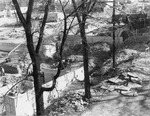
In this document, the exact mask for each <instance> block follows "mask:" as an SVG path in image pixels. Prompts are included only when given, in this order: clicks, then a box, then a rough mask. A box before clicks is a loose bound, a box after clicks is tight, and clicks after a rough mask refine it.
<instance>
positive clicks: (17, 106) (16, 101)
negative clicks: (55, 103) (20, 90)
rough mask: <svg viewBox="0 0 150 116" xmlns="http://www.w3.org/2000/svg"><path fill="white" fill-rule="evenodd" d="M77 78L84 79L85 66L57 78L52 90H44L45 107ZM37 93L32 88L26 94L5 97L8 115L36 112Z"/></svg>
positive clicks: (47, 84) (26, 115)
mask: <svg viewBox="0 0 150 116" xmlns="http://www.w3.org/2000/svg"><path fill="white" fill-rule="evenodd" d="M75 79H78V80H83V79H84V70H83V67H80V68H78V69H75V70H73V71H71V72H69V73H67V74H64V75H63V76H60V77H59V78H58V79H57V83H56V88H55V89H54V90H53V91H51V92H44V93H43V97H44V107H45V108H46V107H48V106H49V105H50V103H51V101H52V100H54V99H56V98H58V97H59V96H61V93H62V91H63V90H64V89H65V88H66V87H67V86H69V85H70V84H71V83H72V82H73V81H74V80H75ZM51 85H52V81H50V82H48V83H46V84H44V85H43V86H44V87H50V86H51ZM34 95H35V93H34V90H33V89H32V90H30V91H28V92H26V93H24V94H18V95H17V96H9V95H7V96H6V98H5V109H6V115H14V116H20V115H22V116H32V115H33V114H34V113H35V111H36V110H35V96H34Z"/></svg>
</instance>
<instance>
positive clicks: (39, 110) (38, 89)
mask: <svg viewBox="0 0 150 116" xmlns="http://www.w3.org/2000/svg"><path fill="white" fill-rule="evenodd" d="M12 2H13V4H14V6H15V9H16V12H17V15H18V17H19V19H20V21H21V23H22V25H23V27H24V31H25V34H26V42H27V49H28V52H29V55H30V57H31V61H32V65H33V74H32V75H33V78H34V90H35V100H36V115H37V116H40V115H43V114H44V104H43V92H44V91H52V90H53V89H54V88H55V86H56V79H57V78H58V77H59V75H60V72H61V66H62V65H61V64H62V53H63V46H64V44H65V40H66V38H67V35H68V33H69V30H70V28H71V25H72V22H73V20H74V18H73V19H72V21H71V23H70V24H69V26H68V25H67V19H68V18H69V17H70V16H71V15H72V14H73V13H74V12H75V11H76V10H75V11H73V12H72V13H71V14H69V15H66V13H65V10H64V7H65V6H66V5H67V4H66V5H65V6H64V5H63V4H62V2H61V0H59V2H60V4H61V7H62V11H63V14H64V20H63V21H64V31H63V36H62V42H61V45H60V50H59V58H60V59H59V65H58V70H57V73H56V75H55V76H54V77H53V84H52V86H51V87H49V88H45V87H42V84H43V82H42V80H43V79H42V76H41V73H40V54H39V52H40V47H41V45H42V40H43V34H44V28H45V24H46V20H47V16H48V11H49V5H50V4H51V3H52V0H47V1H45V2H46V5H45V11H44V17H43V20H42V24H41V26H40V30H39V36H38V42H37V44H36V45H35V44H34V42H33V35H34V33H35V32H32V22H31V15H32V11H33V5H34V3H35V1H34V0H29V2H28V10H27V15H26V17H24V16H23V14H22V12H21V10H20V6H19V4H18V1H17V0H12ZM77 9H78V8H77Z"/></svg>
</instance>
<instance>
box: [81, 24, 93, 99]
mask: <svg viewBox="0 0 150 116" xmlns="http://www.w3.org/2000/svg"><path fill="white" fill-rule="evenodd" d="M80 34H81V38H82V46H83V62H84V64H83V65H84V88H85V96H84V97H85V98H87V99H89V98H91V92H90V79H89V69H88V44H87V39H86V33H85V23H81V24H80Z"/></svg>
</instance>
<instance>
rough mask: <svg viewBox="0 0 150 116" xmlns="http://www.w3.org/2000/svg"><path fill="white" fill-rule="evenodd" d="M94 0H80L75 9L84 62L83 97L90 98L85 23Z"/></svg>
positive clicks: (74, 3)
mask: <svg viewBox="0 0 150 116" xmlns="http://www.w3.org/2000/svg"><path fill="white" fill-rule="evenodd" d="M72 3H73V7H74V9H77V7H78V6H77V3H76V1H75V0H72ZM95 3H96V0H81V8H80V9H78V10H76V12H75V14H76V17H77V20H78V23H79V28H80V35H81V39H82V46H83V62H84V87H85V96H84V97H85V98H87V99H89V98H91V92H90V79H89V69H88V44H87V38H86V33H85V23H86V19H87V16H88V14H89V13H90V12H91V11H92V9H93V7H94V5H95Z"/></svg>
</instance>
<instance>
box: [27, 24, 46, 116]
mask: <svg viewBox="0 0 150 116" xmlns="http://www.w3.org/2000/svg"><path fill="white" fill-rule="evenodd" d="M25 32H26V37H27V48H28V51H29V54H30V57H31V60H32V63H33V78H34V90H35V102H36V111H37V112H36V115H37V116H41V115H43V114H44V104H43V94H39V93H40V90H41V86H42V84H43V78H42V77H41V74H40V60H39V58H40V57H39V54H36V52H35V49H34V44H33V36H32V34H31V29H30V27H29V26H27V28H26V31H25Z"/></svg>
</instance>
